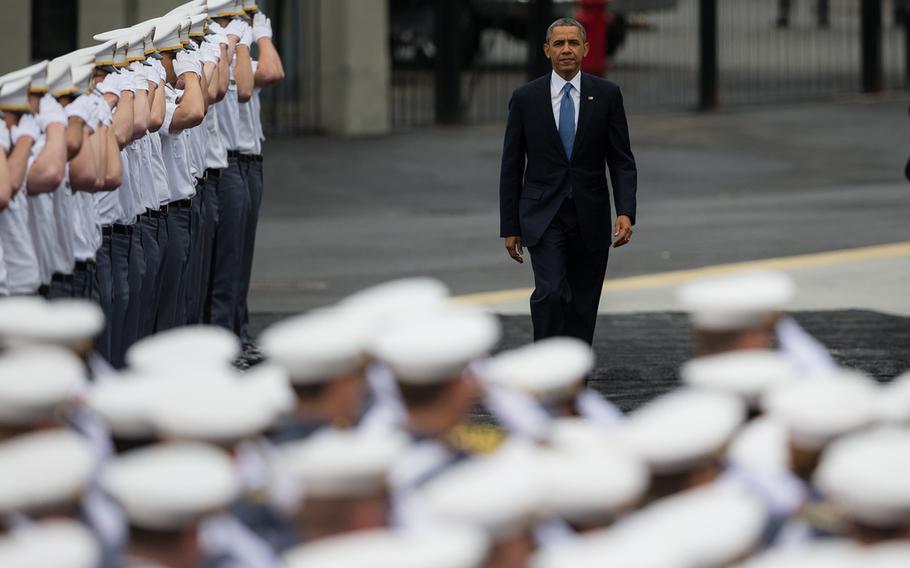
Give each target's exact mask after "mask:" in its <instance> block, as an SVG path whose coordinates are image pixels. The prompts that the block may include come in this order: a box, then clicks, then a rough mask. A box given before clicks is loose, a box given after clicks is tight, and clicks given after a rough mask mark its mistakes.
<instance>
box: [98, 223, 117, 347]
mask: <svg viewBox="0 0 910 568" xmlns="http://www.w3.org/2000/svg"><path fill="white" fill-rule="evenodd" d="M112 248H113V239H112V237H111V236H110V235H104V236H103V237H102V238H101V247H100V248H99V249H98V252H97V253H96V254H95V263H96V265H95V279H96V281H97V290H98V305H100V306H101V311H102V312H104V321H105V325H104V331H102V332H101V335H99V336H98V337H97V338H96V339H95V351H97V352H98V354H99V355H101V356H102V357H104V359H105V360H107V361H110V360H111V332H112V331H113V317H114V306H113V295H114V291H113V287H114V284H113V272H112V270H113V267H112V265H111V249H112Z"/></svg>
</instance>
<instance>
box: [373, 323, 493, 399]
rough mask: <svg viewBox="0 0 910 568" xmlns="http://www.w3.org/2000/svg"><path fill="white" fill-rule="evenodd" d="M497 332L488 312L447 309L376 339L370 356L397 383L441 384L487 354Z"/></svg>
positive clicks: (491, 348) (490, 349)
mask: <svg viewBox="0 0 910 568" xmlns="http://www.w3.org/2000/svg"><path fill="white" fill-rule="evenodd" d="M501 333H502V330H501V326H500V323H499V319H497V317H496V316H494V315H492V314H490V313H486V312H482V311H479V310H473V309H467V308H449V309H446V310H442V311H440V312H438V313H435V314H432V315H428V316H427V317H426V318H425V319H423V320H421V321H417V322H413V323H411V324H408V325H404V326H402V327H401V328H399V329H396V330H392V331H389V332H388V333H387V334H385V335H384V336H382V337H379V338H377V340H376V343H375V345H374V346H373V355H374V356H375V357H376V358H377V359H379V360H380V361H382V362H383V363H385V364H386V365H387V366H388V367H389V369H390V370H391V372H392V374H393V375H394V376H395V378H396V379H397V380H399V381H400V382H403V383H411V384H434V383H442V382H445V381H447V380H450V379H452V378H453V377H455V376H457V375H459V374H460V373H461V372H462V371H463V370H464V369H465V367H466V366H467V365H468V364H469V363H470V362H471V361H473V360H475V359H478V358H480V357H483V356H485V355H487V354H488V353H490V351H492V350H493V348H494V347H495V346H496V343H497V342H498V341H499V338H500V334H501Z"/></svg>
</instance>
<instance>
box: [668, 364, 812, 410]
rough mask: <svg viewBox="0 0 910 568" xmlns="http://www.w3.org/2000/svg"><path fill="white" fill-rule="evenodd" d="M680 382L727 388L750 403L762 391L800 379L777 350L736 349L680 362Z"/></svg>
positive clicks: (711, 388)
mask: <svg viewBox="0 0 910 568" xmlns="http://www.w3.org/2000/svg"><path fill="white" fill-rule="evenodd" d="M679 375H680V378H681V379H682V382H683V383H685V384H688V385H689V386H692V387H697V388H703V389H710V390H718V391H723V392H728V393H731V394H734V395H737V396H739V397H740V398H742V399H743V400H744V401H745V402H746V404H748V405H749V406H753V407H754V406H756V405H758V403H759V401H760V400H761V397H762V395H763V394H764V393H766V392H768V391H770V390H772V389H775V388H778V387H780V386H783V385H789V384H792V383H794V382H796V381H798V380H799V379H800V376H799V373H798V370H797V369H796V367H795V366H794V365H793V364H792V363H791V362H790V361H789V360H788V359H787V358H786V357H785V356H783V355H782V354H780V353H778V352H776V351H764V350H755V351H735V352H732V353H722V354H720V355H711V356H709V357H699V358H697V359H692V360H691V361H687V362H686V363H684V364H683V366H682V367H681V368H680V370H679Z"/></svg>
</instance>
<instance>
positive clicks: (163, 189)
mask: <svg viewBox="0 0 910 568" xmlns="http://www.w3.org/2000/svg"><path fill="white" fill-rule="evenodd" d="M148 138H149V143H150V146H151V150H152V151H151V152H150V154H149V161H150V163H151V172H152V180H153V183H154V184H155V192H156V193H157V194H158V205H159V206H161V205H166V204H167V203H168V202H170V200H171V186H170V183H169V182H168V179H167V168H165V167H164V157H163V154H162V153H161V135H160V134H159V133H158V132H153V133H151V134H149V136H148Z"/></svg>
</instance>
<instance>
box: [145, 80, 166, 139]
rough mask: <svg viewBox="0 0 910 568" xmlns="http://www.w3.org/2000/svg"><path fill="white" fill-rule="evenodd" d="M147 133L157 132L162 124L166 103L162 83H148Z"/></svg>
mask: <svg viewBox="0 0 910 568" xmlns="http://www.w3.org/2000/svg"><path fill="white" fill-rule="evenodd" d="M149 109H150V111H149V132H158V130H160V129H161V125H162V124H164V115H165V113H166V112H167V101H166V100H165V96H164V81H159V82H158V83H154V82H152V81H149Z"/></svg>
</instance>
